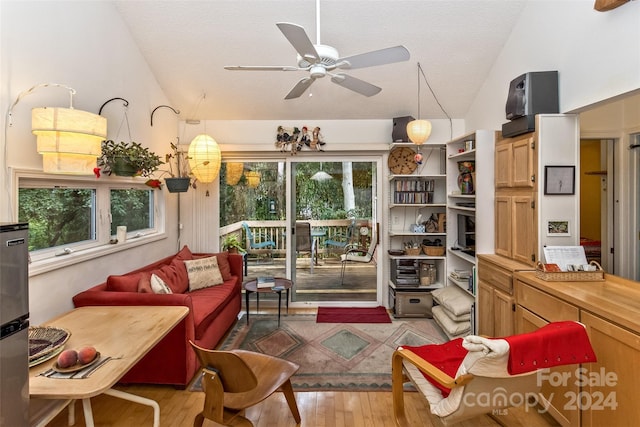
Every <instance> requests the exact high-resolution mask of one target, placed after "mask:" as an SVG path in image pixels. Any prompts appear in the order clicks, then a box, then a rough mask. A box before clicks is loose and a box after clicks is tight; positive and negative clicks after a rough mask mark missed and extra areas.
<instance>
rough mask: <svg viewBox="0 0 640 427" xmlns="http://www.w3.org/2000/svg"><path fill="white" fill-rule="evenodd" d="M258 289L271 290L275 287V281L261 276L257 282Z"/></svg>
mask: <svg viewBox="0 0 640 427" xmlns="http://www.w3.org/2000/svg"><path fill="white" fill-rule="evenodd" d="M257 283H258V288H272V287H274V286H275V285H276V279H275V278H274V277H271V276H261V277H258V280H257Z"/></svg>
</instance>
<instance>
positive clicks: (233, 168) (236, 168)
mask: <svg viewBox="0 0 640 427" xmlns="http://www.w3.org/2000/svg"><path fill="white" fill-rule="evenodd" d="M226 165H227V184H228V185H236V184H237V183H238V182H240V178H242V171H243V170H244V163H242V162H227V163H226Z"/></svg>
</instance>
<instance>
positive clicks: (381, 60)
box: [224, 0, 409, 99]
mask: <svg viewBox="0 0 640 427" xmlns="http://www.w3.org/2000/svg"><path fill="white" fill-rule="evenodd" d="M276 25H277V26H278V28H279V29H280V31H282V34H284V36H285V37H286V38H287V40H289V43H291V45H293V47H294V48H295V50H296V52H298V65H297V66H286V65H285V66H278V65H274V66H270V65H266V66H259V65H237V66H225V67H224V68H225V69H226V70H233V71H308V72H309V76H308V77H304V78H302V79H301V80H300V81H298V83H297V84H296V85H295V86H294V87H293V89H291V91H290V92H289V93H288V94H287V96H285V97H284V99H294V98H298V97H300V96H301V95H302V94H303V93H304V92H305V91H306V90H307V89H308V88H309V86H311V84H312V83H313V82H314V81H315V80H316V79H319V78H322V77H324V76H326V75H329V76H331V81H332V82H333V83H336V84H338V85H340V86H342V87H344V88H347V89H350V90H352V91H354V92H357V93H359V94H362V95H364V96H373V95H375V94H377V93H378V92H380V91H381V90H382V89H381V88H379V87H378V86H375V85H372V84H371V83H368V82H365V81H364V80H360V79H357V78H355V77H352V76H350V75H348V74H344V73H341V72H336V73H334V72H333V71H334V70H349V69H351V70H354V69H357V68H365V67H374V66H376V65H385V64H392V63H394V62H400V61H406V60H408V59H409V51H408V50H407V48H406V47H404V46H394V47H389V48H386V49H380V50H374V51H371V52H366V53H361V54H358V55H352V56H346V57H340V55H339V54H338V51H337V50H336V49H335V48H333V47H331V46H327V45H323V44H320V0H316V33H317V34H316V40H317V44H315V45H314V44H313V43H311V40H310V39H309V36H307V33H306V32H305V30H304V28H303V27H302V26H300V25H297V24H292V23H289V22H278V23H277V24H276Z"/></svg>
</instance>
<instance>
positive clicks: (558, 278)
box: [536, 261, 604, 282]
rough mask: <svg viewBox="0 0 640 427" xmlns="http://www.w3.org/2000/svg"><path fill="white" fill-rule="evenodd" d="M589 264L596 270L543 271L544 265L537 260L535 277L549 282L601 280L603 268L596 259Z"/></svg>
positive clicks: (602, 279)
mask: <svg viewBox="0 0 640 427" xmlns="http://www.w3.org/2000/svg"><path fill="white" fill-rule="evenodd" d="M589 265H595V267H596V271H544V265H543V264H542V263H541V262H538V264H537V265H536V277H537V278H538V279H542V280H546V281H549V282H602V281H604V270H602V267H601V266H600V264H598V262H597V261H591V262H590V263H589Z"/></svg>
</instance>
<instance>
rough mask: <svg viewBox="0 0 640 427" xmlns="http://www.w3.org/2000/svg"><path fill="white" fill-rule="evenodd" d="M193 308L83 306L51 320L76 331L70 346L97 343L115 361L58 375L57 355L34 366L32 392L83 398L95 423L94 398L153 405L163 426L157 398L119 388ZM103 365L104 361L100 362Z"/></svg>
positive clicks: (37, 395)
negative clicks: (78, 374)
mask: <svg viewBox="0 0 640 427" xmlns="http://www.w3.org/2000/svg"><path fill="white" fill-rule="evenodd" d="M188 312H189V309H188V308H187V307H181V306H180V307H178V306H161V307H160V306H91V307H80V308H76V309H74V310H71V311H69V312H67V313H64V314H62V315H60V316H58V317H56V318H54V319H51V320H49V321H47V322H45V323H44V324H43V325H42V326H52V327H57V328H63V329H66V330H68V331H69V332H70V333H71V335H70V337H69V340H68V341H67V342H66V344H65V347H64V348H65V349H76V350H78V349H80V348H82V347H85V346H93V347H95V348H96V350H97V351H98V352H100V356H101V357H105V358H106V357H110V358H111V359H110V360H109V361H107V362H106V363H104V364H102V365H101V366H100V367H99V368H98V369H96V370H95V371H93V372H91V374H90V375H89V376H88V377H86V378H54V377H46V376H44V375H42V374H44V373H45V372H47V371H49V370H50V369H51V368H52V367H53V365H54V363H56V358H55V357H54V358H52V359H51V360H49V361H46V362H44V363H42V364H39V365H36V366H33V367H31V368H30V369H29V395H30V397H31V398H34V399H54V400H58V401H64V400H70V401H75V400H82V406H83V411H84V417H85V423H86V425H87V426H88V427H91V426H94V421H93V413H92V410H91V400H90V399H91V398H92V397H94V396H97V395H100V394H107V395H110V396H114V397H118V398H121V399H125V400H129V401H132V402H137V403H140V404H143V405H147V406H151V407H152V408H153V411H154V417H153V418H154V421H153V425H154V426H155V427H157V426H159V425H160V407H159V405H158V403H157V402H155V401H153V400H151V399H147V398H144V397H141V396H136V395H134V394H131V393H126V392H123V391H121V390H116V389H114V388H113V386H114V385H115V384H116V383H117V382H118V381H119V380H120V379H121V378H122V377H123V376H124V375H125V374H126V373H127V371H129V369H131V367H133V366H134V365H135V364H136V363H137V362H138V361H139V360H140V359H142V358H143V357H144V356H145V355H146V354H147V353H148V352H149V351H150V350H151V349H152V348H153V347H154V346H155V345H156V344H157V343H158V342H159V341H160V340H162V338H163V337H164V336H165V335H167V334H168V333H169V332H170V331H171V330H172V329H173V328H174V327H175V326H176V325H177V324H178V323H180V321H181V320H182V319H184V318H185V317H186V316H187V314H188ZM98 363H100V362H98Z"/></svg>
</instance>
